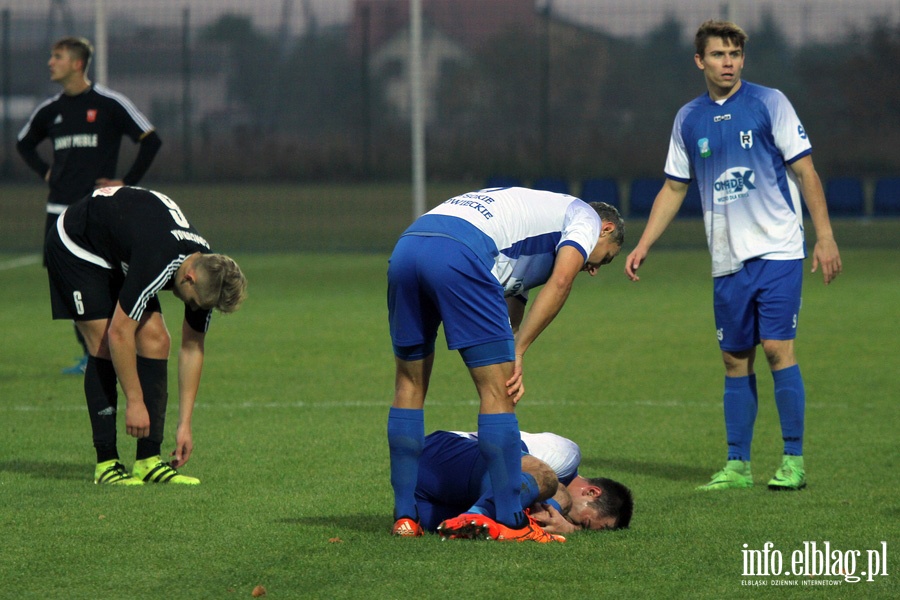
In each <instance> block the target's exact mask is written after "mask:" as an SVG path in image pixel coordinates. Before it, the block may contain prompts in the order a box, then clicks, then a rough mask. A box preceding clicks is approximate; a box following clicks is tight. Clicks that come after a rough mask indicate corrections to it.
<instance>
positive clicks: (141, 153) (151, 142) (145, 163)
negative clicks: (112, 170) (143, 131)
mask: <svg viewBox="0 0 900 600" xmlns="http://www.w3.org/2000/svg"><path fill="white" fill-rule="evenodd" d="M161 146H162V140H161V139H160V138H159V136H158V135H157V134H156V132H155V131H151V132H149V133H148V134H147V135H145V136H144V137H143V138H141V142H140V148H139V149H138V153H137V156H136V157H135V159H134V164H132V165H131V169H129V170H128V173H126V174H125V176H124V177H122V182H123V183H124V184H125V185H135V184H136V183H138V182H139V181H140V180H141V178H142V177H143V176H144V174H145V173H146V172H147V170H148V169H149V168H150V165H151V164H153V159H154V158H156V153H157V152H159V149H160V147H161Z"/></svg>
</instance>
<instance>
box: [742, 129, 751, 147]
mask: <svg viewBox="0 0 900 600" xmlns="http://www.w3.org/2000/svg"><path fill="white" fill-rule="evenodd" d="M752 147H753V130H752V129H751V130H749V131H742V132H741V148H743V149H744V150H749V149H750V148H752Z"/></svg>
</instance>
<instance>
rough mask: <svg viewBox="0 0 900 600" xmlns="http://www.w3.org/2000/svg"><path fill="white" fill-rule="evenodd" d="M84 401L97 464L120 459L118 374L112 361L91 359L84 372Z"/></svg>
mask: <svg viewBox="0 0 900 600" xmlns="http://www.w3.org/2000/svg"><path fill="white" fill-rule="evenodd" d="M84 397H85V399H86V400H87V408H88V414H89V415H90V418H91V431H92V432H93V436H94V449H95V450H96V451H97V462H98V463H101V462H106V461H108V460H113V459H117V458H119V452H118V450H117V449H116V405H117V404H118V397H117V394H116V370H115V368H113V364H112V361H111V360H107V359H103V358H97V357H96V356H90V357H88V362H87V368H86V369H85V371H84Z"/></svg>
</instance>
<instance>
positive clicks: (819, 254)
mask: <svg viewBox="0 0 900 600" xmlns="http://www.w3.org/2000/svg"><path fill="white" fill-rule="evenodd" d="M820 264H821V265H822V279H823V281H824V282H825V285H828V284H829V283H831V282H832V281H834V280H835V278H836V277H837V276H838V275H840V274H841V271H842V270H843V265H842V264H841V254H840V252H838V247H837V242H835V241H834V239H831V238H828V239H821V240H817V241H816V246H815V248H814V249H813V260H812V272H813V273H815V272H816V270H817V269H818V268H819V265H820Z"/></svg>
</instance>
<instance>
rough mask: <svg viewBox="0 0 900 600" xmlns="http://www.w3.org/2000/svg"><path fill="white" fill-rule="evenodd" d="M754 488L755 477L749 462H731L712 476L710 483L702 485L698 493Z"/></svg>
mask: <svg viewBox="0 0 900 600" xmlns="http://www.w3.org/2000/svg"><path fill="white" fill-rule="evenodd" d="M751 487H753V475H752V474H751V473H750V461H749V460H729V461H728V462H726V463H725V468H724V469H722V470H721V471H719V472H718V473H716V474H715V475H713V476H712V479H710V480H709V483H707V484H705V485H701V486H700V487H698V488H697V491H703V492H709V491H713V490H730V489H733V488H751Z"/></svg>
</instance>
